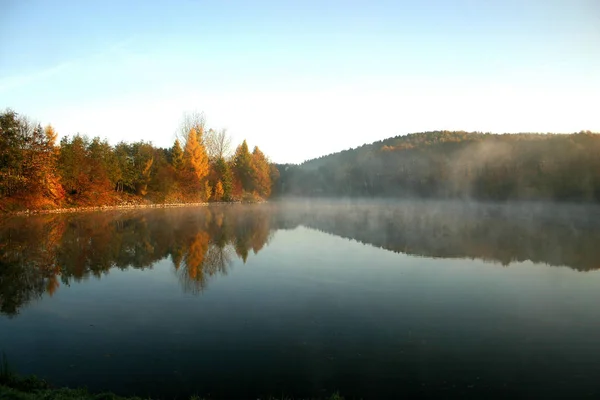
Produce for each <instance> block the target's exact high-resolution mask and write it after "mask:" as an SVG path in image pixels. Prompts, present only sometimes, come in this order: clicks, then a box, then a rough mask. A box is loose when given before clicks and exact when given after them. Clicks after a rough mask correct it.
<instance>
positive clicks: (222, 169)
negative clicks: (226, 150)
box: [214, 157, 233, 201]
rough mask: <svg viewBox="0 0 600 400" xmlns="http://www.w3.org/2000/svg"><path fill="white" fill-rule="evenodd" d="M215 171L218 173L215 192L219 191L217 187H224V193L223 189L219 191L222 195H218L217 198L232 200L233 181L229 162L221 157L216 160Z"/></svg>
mask: <svg viewBox="0 0 600 400" xmlns="http://www.w3.org/2000/svg"><path fill="white" fill-rule="evenodd" d="M214 171H215V175H216V182H215V194H216V193H217V191H216V190H217V189H216V188H217V187H219V186H220V188H221V189H222V193H221V190H219V191H218V193H220V196H217V200H222V201H230V200H231V196H232V189H233V188H232V183H233V182H232V177H231V170H230V168H229V164H228V163H227V162H226V161H225V160H224V159H223V158H222V157H221V158H219V159H217V161H216V162H215V165H214Z"/></svg>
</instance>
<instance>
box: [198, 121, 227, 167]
mask: <svg viewBox="0 0 600 400" xmlns="http://www.w3.org/2000/svg"><path fill="white" fill-rule="evenodd" d="M204 143H205V146H206V153H207V154H208V158H209V159H210V160H211V161H215V160H218V159H219V158H228V156H229V152H230V150H231V137H230V136H229V135H228V134H227V130H226V129H220V130H215V129H209V130H208V131H207V132H206V135H205V138H204Z"/></svg>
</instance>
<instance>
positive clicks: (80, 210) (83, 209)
mask: <svg viewBox="0 0 600 400" xmlns="http://www.w3.org/2000/svg"><path fill="white" fill-rule="evenodd" d="M242 203H243V202H242V201H216V202H198V203H153V204H122V205H115V206H82V207H68V208H55V209H49V210H24V211H8V212H3V213H0V215H3V216H28V215H41V214H66V213H84V212H92V211H116V210H136V209H147V208H178V207H206V206H210V205H224V204H242ZM248 204H250V203H248Z"/></svg>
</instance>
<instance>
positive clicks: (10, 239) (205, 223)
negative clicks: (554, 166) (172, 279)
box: [0, 201, 600, 316]
mask: <svg viewBox="0 0 600 400" xmlns="http://www.w3.org/2000/svg"><path fill="white" fill-rule="evenodd" d="M299 225H303V226H306V227H309V228H312V229H316V230H320V231H323V232H327V233H331V234H334V235H337V236H341V237H345V238H350V239H354V240H357V241H359V242H362V243H366V244H370V245H373V246H376V247H380V248H383V249H387V250H391V251H394V252H402V253H406V254H411V255H419V256H426V257H441V258H470V259H481V260H485V261H491V262H496V263H501V264H502V265H509V264H511V263H512V262H515V261H525V260H530V261H533V262H536V263H544V264H547V265H554V266H568V267H570V268H573V269H575V270H578V271H590V270H595V269H598V267H600V264H599V263H598V260H600V209H599V208H598V207H596V206H576V205H560V206H558V205H542V204H521V205H506V204H503V205H500V204H483V205H482V204H474V203H468V202H431V201H429V202H405V201H404V202H385V201H365V202H358V201H354V202H340V201H336V202H326V201H311V202H301V201H288V202H281V203H278V202H274V203H271V204H258V205H225V206H210V207H189V208H177V209H153V210H133V211H119V212H101V213H93V214H89V213H83V214H62V215H40V216H31V217H12V218H7V219H4V220H3V221H1V222H0V312H2V313H4V314H7V315H9V316H11V315H15V314H17V313H18V311H19V309H20V308H21V307H23V306H24V305H26V304H27V303H29V302H30V301H32V300H34V299H37V298H40V297H41V296H42V295H43V294H44V293H47V294H48V295H50V296H52V295H53V294H54V293H56V291H57V290H60V286H61V285H69V284H70V283H71V282H73V281H75V282H79V281H81V280H84V279H88V278H89V277H90V276H94V277H96V278H100V277H101V276H102V275H103V274H108V273H109V271H110V270H111V269H112V268H119V269H127V268H135V269H145V268H151V267H152V266H153V265H154V264H155V263H156V262H157V261H160V260H163V259H167V258H170V260H171V261H172V262H173V266H174V271H175V274H176V275H177V277H178V279H179V281H180V283H181V287H182V288H183V290H184V291H189V292H193V293H199V292H201V291H202V290H203V289H204V288H206V287H207V285H208V283H209V281H210V279H211V278H212V277H215V276H218V275H226V274H227V273H228V271H229V270H230V269H231V266H232V264H233V260H234V258H235V257H238V258H240V259H241V260H242V261H243V262H246V260H247V259H248V257H249V255H250V253H251V252H252V253H254V254H258V252H260V251H261V250H262V249H263V248H264V247H265V245H266V244H268V243H269V241H270V239H271V237H272V235H273V233H274V232H275V231H276V230H278V229H291V228H295V227H297V226H299Z"/></svg>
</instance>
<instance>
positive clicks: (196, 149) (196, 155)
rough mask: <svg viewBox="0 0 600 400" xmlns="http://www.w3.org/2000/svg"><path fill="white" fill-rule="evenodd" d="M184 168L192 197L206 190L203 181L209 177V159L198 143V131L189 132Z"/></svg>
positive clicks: (184, 154) (184, 152) (184, 155)
mask: <svg viewBox="0 0 600 400" xmlns="http://www.w3.org/2000/svg"><path fill="white" fill-rule="evenodd" d="M183 168H184V169H185V171H184V173H185V175H186V177H187V178H186V179H187V180H188V182H187V184H188V188H189V189H190V190H191V191H192V193H191V195H192V196H196V195H197V194H198V193H199V192H200V191H201V190H205V186H204V185H203V181H204V178H206V176H207V175H208V157H207V155H206V151H205V149H204V146H203V145H202V143H201V142H200V141H198V133H197V131H196V129H191V130H190V131H189V133H188V136H187V139H186V141H185V148H184V151H183Z"/></svg>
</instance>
